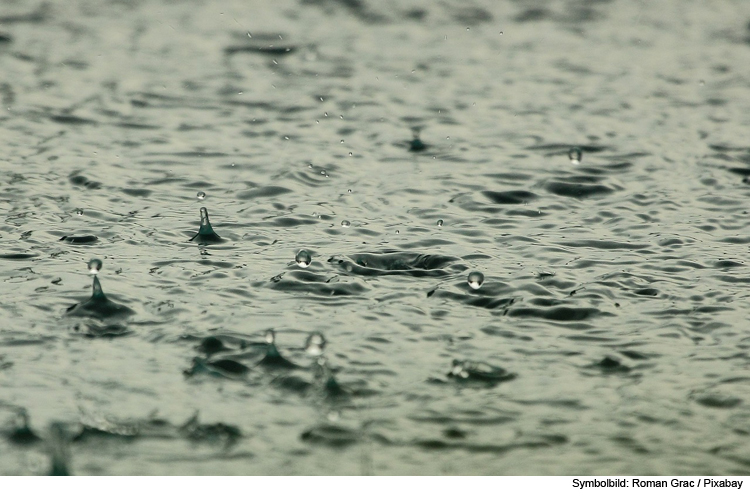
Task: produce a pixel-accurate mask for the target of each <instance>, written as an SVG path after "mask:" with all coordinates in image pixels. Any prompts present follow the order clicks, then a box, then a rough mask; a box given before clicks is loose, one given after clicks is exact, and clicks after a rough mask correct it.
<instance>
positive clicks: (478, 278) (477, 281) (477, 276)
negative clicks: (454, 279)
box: [466, 271, 484, 290]
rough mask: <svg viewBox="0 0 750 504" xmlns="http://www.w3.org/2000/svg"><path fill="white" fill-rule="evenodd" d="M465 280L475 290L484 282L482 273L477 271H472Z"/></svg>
mask: <svg viewBox="0 0 750 504" xmlns="http://www.w3.org/2000/svg"><path fill="white" fill-rule="evenodd" d="M466 280H467V281H468V282H469V287H471V288H472V289H475V290H476V289H478V288H480V287H481V286H482V284H483V283H484V275H483V274H481V273H480V272H478V271H472V272H471V273H469V276H468V278H467V279H466Z"/></svg>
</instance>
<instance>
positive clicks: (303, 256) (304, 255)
mask: <svg viewBox="0 0 750 504" xmlns="http://www.w3.org/2000/svg"><path fill="white" fill-rule="evenodd" d="M294 260H295V261H296V262H297V265H298V266H299V267H300V268H307V267H308V266H310V263H311V262H312V255H310V252H308V251H307V250H305V249H302V250H300V251H299V252H297V255H296V256H295V257H294Z"/></svg>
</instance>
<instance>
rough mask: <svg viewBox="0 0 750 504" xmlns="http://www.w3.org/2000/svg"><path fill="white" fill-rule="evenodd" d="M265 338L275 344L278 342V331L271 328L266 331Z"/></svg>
mask: <svg viewBox="0 0 750 504" xmlns="http://www.w3.org/2000/svg"><path fill="white" fill-rule="evenodd" d="M265 338H266V343H268V344H269V345H273V344H275V343H276V333H275V332H274V330H273V329H269V330H268V331H266V336H265Z"/></svg>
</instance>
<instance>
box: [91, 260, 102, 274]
mask: <svg viewBox="0 0 750 504" xmlns="http://www.w3.org/2000/svg"><path fill="white" fill-rule="evenodd" d="M88 267H89V273H90V274H92V275H96V274H97V273H99V270H100V269H102V261H101V260H99V259H91V260H90V261H89V264H88Z"/></svg>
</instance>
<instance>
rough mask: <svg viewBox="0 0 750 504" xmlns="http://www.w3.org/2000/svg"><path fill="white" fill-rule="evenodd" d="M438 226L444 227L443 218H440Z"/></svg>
mask: <svg viewBox="0 0 750 504" xmlns="http://www.w3.org/2000/svg"><path fill="white" fill-rule="evenodd" d="M437 227H443V219H438V221H437Z"/></svg>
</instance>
